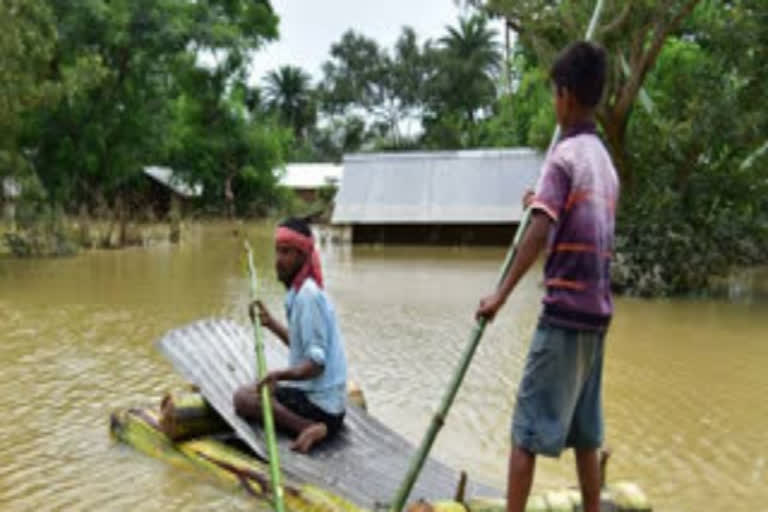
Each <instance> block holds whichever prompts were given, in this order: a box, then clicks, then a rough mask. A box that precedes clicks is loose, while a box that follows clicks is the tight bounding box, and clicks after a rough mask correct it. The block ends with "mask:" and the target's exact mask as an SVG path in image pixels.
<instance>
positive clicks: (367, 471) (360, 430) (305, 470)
mask: <svg viewBox="0 0 768 512" xmlns="http://www.w3.org/2000/svg"><path fill="white" fill-rule="evenodd" d="M252 343H253V342H252V336H251V333H250V332H249V331H247V330H246V329H244V328H242V327H240V326H239V325H238V324H236V323H234V322H232V321H229V320H205V321H201V322H197V323H194V324H191V325H188V326H186V327H182V328H180V329H176V330H173V331H171V332H169V333H168V334H167V335H166V336H164V337H163V338H162V339H161V340H160V341H159V342H158V346H159V348H160V350H161V351H162V352H163V353H164V354H165V355H166V356H167V357H168V358H169V359H170V361H171V362H172V363H173V365H174V367H175V368H176V369H177V370H178V371H179V373H181V375H182V376H184V377H185V378H186V379H188V380H189V381H190V382H192V383H194V384H196V385H197V386H199V387H200V390H201V392H202V393H203V395H204V396H205V397H206V399H208V401H209V402H210V403H211V405H212V406H213V407H214V408H215V409H216V410H217V411H218V412H219V414H221V416H222V417H223V418H224V419H226V420H227V422H228V423H229V424H230V425H232V427H233V428H234V429H235V431H236V432H237V433H238V435H239V436H240V437H241V438H242V439H243V441H244V442H245V443H246V444H247V445H248V446H249V447H251V448H252V449H253V450H254V452H255V453H256V454H257V455H259V456H261V457H262V458H266V448H265V445H264V437H263V433H262V431H261V429H260V428H259V427H258V426H252V425H249V424H248V423H246V422H245V421H243V420H242V419H240V417H239V416H237V415H236V414H235V411H234V407H233V405H232V396H233V394H234V392H235V390H236V389H237V388H238V387H239V386H241V385H243V384H247V383H251V382H253V381H254V380H255V378H256V377H255V376H256V365H255V360H254V359H255V355H254V349H253V344H252ZM265 348H266V355H267V360H268V363H269V367H270V368H281V367H285V365H286V364H287V351H286V350H285V347H283V346H282V345H278V344H276V343H271V342H268V343H266V347H265ZM290 441H291V439H290V438H288V437H284V436H280V440H279V451H280V460H281V463H282V466H283V470H284V471H285V472H286V473H288V474H290V475H291V476H292V477H293V478H295V479H297V480H300V481H303V482H307V483H312V484H315V485H319V486H322V487H324V488H326V489H330V490H333V491H334V492H337V493H339V494H341V495H342V496H344V497H346V498H348V499H350V500H352V501H353V502H355V503H357V504H359V505H361V506H365V507H369V508H374V507H376V506H377V505H381V504H386V503H387V502H388V500H390V499H391V498H392V497H393V496H394V494H395V491H396V490H397V487H398V485H399V484H400V482H401V480H402V478H403V477H404V475H405V472H406V471H407V469H408V462H409V460H410V457H411V456H412V455H413V453H414V447H413V445H411V444H410V443H409V442H408V441H406V440H405V439H404V438H402V437H401V436H399V435H398V434H396V433H395V432H393V431H392V430H391V429H390V428H388V427H387V426H385V425H384V424H382V423H381V422H380V421H378V420H376V419H375V418H374V417H372V416H370V415H368V414H367V413H365V412H364V411H362V410H361V409H359V408H357V407H355V406H352V405H350V406H349V408H348V410H347V415H346V418H345V420H344V428H343V429H342V431H341V433H340V434H339V436H338V437H337V438H335V439H333V440H332V441H330V442H328V443H325V444H322V445H320V446H318V447H317V448H316V449H314V450H313V451H312V453H311V454H310V455H302V454H298V453H295V452H293V451H291V450H290V449H289V444H290ZM458 479H459V477H458V473H457V472H456V471H454V470H452V469H451V468H449V467H447V466H445V465H443V464H441V463H439V462H437V461H435V460H434V459H429V460H428V461H427V463H426V464H425V466H424V469H423V470H422V472H421V475H420V477H419V480H418V482H417V484H416V486H415V487H414V491H413V493H412V494H411V497H412V498H413V499H417V498H425V499H446V498H451V497H452V496H453V493H454V492H455V490H456V484H457V482H458ZM499 495H500V493H499V492H498V491H496V490H494V489H491V488H489V487H487V486H483V485H480V484H477V483H476V482H473V481H472V480H471V479H470V482H469V484H468V486H467V496H491V497H493V496H499Z"/></svg>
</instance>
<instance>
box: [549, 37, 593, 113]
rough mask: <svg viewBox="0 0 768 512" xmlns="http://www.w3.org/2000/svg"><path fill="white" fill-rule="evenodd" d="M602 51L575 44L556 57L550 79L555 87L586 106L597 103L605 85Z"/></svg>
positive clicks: (580, 42) (585, 43) (579, 42)
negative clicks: (563, 89) (566, 91)
mask: <svg viewBox="0 0 768 512" xmlns="http://www.w3.org/2000/svg"><path fill="white" fill-rule="evenodd" d="M605 61H606V57H605V50H603V48H602V47H600V46H598V45H596V44H592V43H588V42H586V41H577V42H575V43H573V44H571V45H569V46H568V47H567V48H565V49H564V50H563V51H562V52H560V55H558V56H557V59H556V60H555V63H554V64H552V69H551V70H550V72H549V77H550V79H551V80H552V82H553V83H554V84H555V87H557V89H558V91H559V90H560V88H561V87H563V88H565V89H568V91H570V93H571V94H573V95H574V96H575V97H576V99H577V100H578V101H579V103H581V104H582V105H584V106H585V107H595V106H597V104H598V103H600V98H601V97H602V95H603V86H604V84H605Z"/></svg>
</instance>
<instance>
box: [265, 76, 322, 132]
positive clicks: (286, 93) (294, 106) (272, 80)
mask: <svg viewBox="0 0 768 512" xmlns="http://www.w3.org/2000/svg"><path fill="white" fill-rule="evenodd" d="M264 81H265V83H266V85H265V88H264V93H265V98H266V101H267V107H268V108H269V109H270V110H272V111H273V112H275V113H277V115H278V116H279V117H280V119H281V121H282V122H284V123H285V124H287V125H288V126H290V127H291V128H292V129H293V133H294V135H295V136H296V138H297V139H303V138H304V136H305V135H306V131H307V128H309V127H310V126H311V125H312V124H313V123H314V122H315V117H316V110H315V101H314V94H313V91H312V86H311V84H310V81H311V77H310V76H309V73H307V72H305V71H304V70H302V69H301V68H299V67H296V66H281V67H280V68H278V69H277V70H275V71H270V72H269V73H268V74H267V77H266V78H265V80H264Z"/></svg>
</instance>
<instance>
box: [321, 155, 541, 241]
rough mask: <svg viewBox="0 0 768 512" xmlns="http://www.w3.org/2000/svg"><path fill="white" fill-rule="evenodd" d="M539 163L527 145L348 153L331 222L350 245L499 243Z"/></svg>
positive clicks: (509, 233)
mask: <svg viewBox="0 0 768 512" xmlns="http://www.w3.org/2000/svg"><path fill="white" fill-rule="evenodd" d="M542 161H543V157H542V155H541V154H540V153H539V152H537V151H535V150H533V149H529V148H519V149H482V150H467V151H430V152H401V153H369V154H362V153H361V154H353V155H345V157H344V174H343V177H342V180H341V187H340V189H339V193H338V195H337V197H336V206H335V209H334V212H333V218H332V222H333V224H335V225H338V226H349V227H351V231H352V233H351V237H352V241H353V242H354V243H392V244H448V245H464V244H466V245H504V244H507V243H509V242H510V241H511V239H512V237H513V235H514V232H515V228H516V226H517V224H518V223H519V221H520V219H521V217H522V204H521V199H522V196H523V194H524V192H525V190H526V189H527V188H530V187H533V186H534V184H535V181H536V177H537V175H538V172H539V168H540V167H541V164H542Z"/></svg>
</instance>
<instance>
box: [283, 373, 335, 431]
mask: <svg viewBox="0 0 768 512" xmlns="http://www.w3.org/2000/svg"><path fill="white" fill-rule="evenodd" d="M275 400H277V401H278V402H280V404H282V405H284V406H285V407H286V408H288V409H290V410H291V411H292V412H294V413H296V414H298V415H299V416H301V417H302V418H306V419H308V420H312V421H317V422H320V423H325V426H326V427H327V428H328V438H331V437H333V436H334V435H336V433H337V432H338V431H339V429H340V428H341V425H342V423H343V422H344V413H341V414H328V413H327V412H325V411H324V410H322V409H321V408H319V407H318V406H316V405H315V404H313V403H312V402H311V401H310V400H309V398H307V394H306V393H305V392H304V391H302V390H300V389H298V388H294V387H290V386H277V388H276V389H275Z"/></svg>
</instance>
